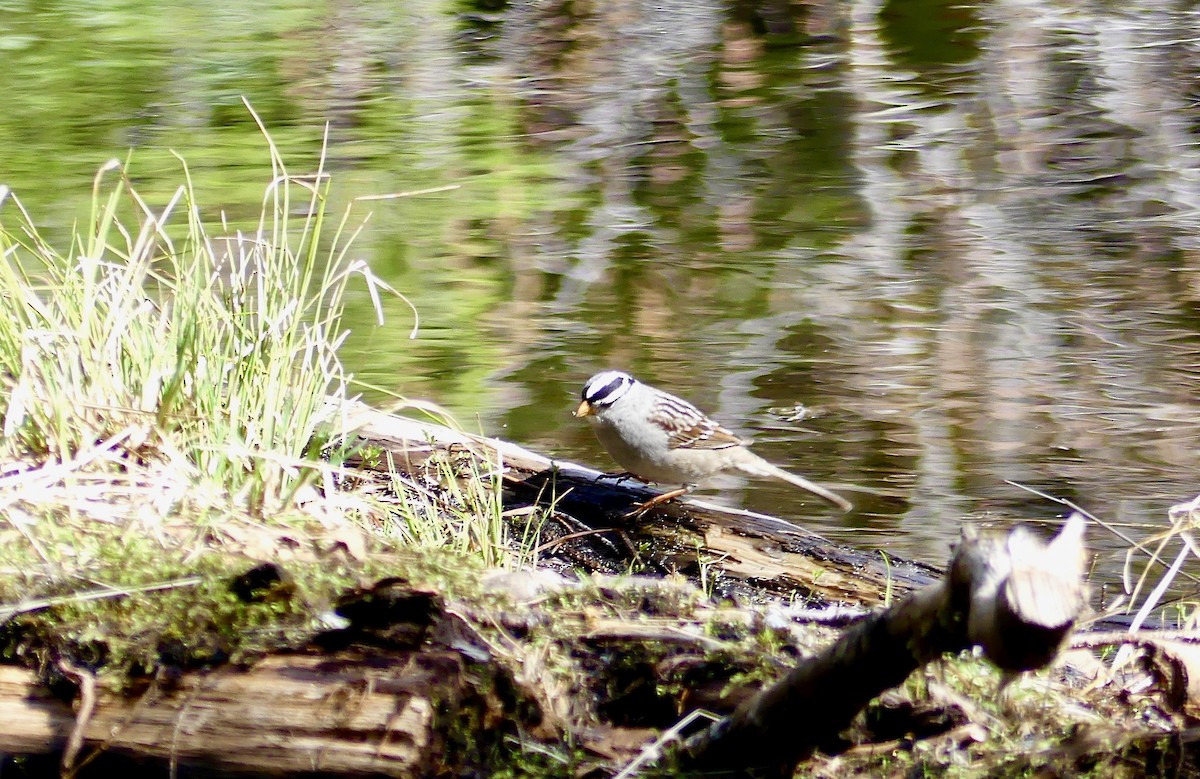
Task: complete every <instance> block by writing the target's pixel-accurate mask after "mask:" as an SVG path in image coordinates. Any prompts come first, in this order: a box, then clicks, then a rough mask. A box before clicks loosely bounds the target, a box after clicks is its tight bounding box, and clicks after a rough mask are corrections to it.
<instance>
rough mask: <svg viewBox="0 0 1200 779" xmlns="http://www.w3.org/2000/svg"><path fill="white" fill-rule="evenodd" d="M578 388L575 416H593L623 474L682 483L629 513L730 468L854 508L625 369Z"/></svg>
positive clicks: (603, 373) (683, 492)
mask: <svg viewBox="0 0 1200 779" xmlns="http://www.w3.org/2000/svg"><path fill="white" fill-rule="evenodd" d="M580 394H581V399H580V402H579V406H578V408H576V409H575V416H576V417H580V418H583V419H586V420H587V421H588V422H589V423H591V426H592V429H593V430H594V431H595V432H596V438H598V439H600V444H601V445H602V446H603V447H604V448H605V449H606V450H608V453H609V455H610V456H611V457H612V458H613V459H614V460H616V462H617V464H618V465H620V466H621V467H622V468H624V469H625V471H626V472H627V474H628V475H631V476H636V477H637V478H638V479H640V480H641V481H644V482H656V483H659V484H679V485H682V486H681V487H679V488H678V489H674V490H671V491H669V492H664V493H662V494H661V495H657V496H655V497H654V498H652V499H651V500H649V501H646V502H645V503H643V504H642V505H641V506H639V507H638V508H637V509H635V510H634V511H633V512H631V513H632V514H642V513H644V512H645V511H647V510H649V509H650V508H652V507H654V506H657V505H659V504H661V503H665V502H666V501H668V500H672V499H674V498H678V497H681V496H683V495H686V494H688V493H689V492H691V491H692V490H694V489H696V487H697V486H699V484H700V483H701V482H704V481H706V480H707V479H709V478H711V477H713V476H716V475H717V474H720V473H728V472H730V471H740V472H741V473H745V474H748V475H750V476H759V477H774V478H776V479H782V480H783V481H786V482H788V483H789V484H793V485H795V486H797V487H800V488H801V489H805V490H808V491H809V492H811V493H812V494H814V495H816V496H818V497H820V498H823V499H824V500H827V501H829V502H830V503H832V504H834V505H835V506H837V507H839V508H840V509H842V511H849V510H850V509H851V508H853V506H852V505H851V503H850V501H848V500H846V499H845V498H843V497H842V496H841V495H838V494H837V493H835V492H831V491H829V490H827V489H825V488H824V487H822V486H820V485H818V484H814V483H812V482H811V481H809V480H808V479H805V478H804V477H803V476H797V475H796V474H794V473H790V472H788V471H785V470H783V469H782V468H779V467H777V466H775V465H772V464H771V463H769V462H767V461H766V460H764V459H763V458H761V457H759V456H758V455H756V454H754V453H753V452H751V451H750V450H749V449H748V448H747V442H746V441H743V440H742V439H740V438H738V437H737V436H735V435H734V434H733V433H731V432H729V431H728V430H726V429H725V428H724V427H722V426H721V425H719V424H717V423H716V422H714V421H713V420H712V419H709V418H708V416H706V415H705V414H704V413H703V412H701V411H700V409H698V408H696V407H695V406H693V405H692V404H691V403H688V402H687V401H686V400H684V399H683V398H679V397H676V396H674V395H672V394H670V393H667V392H663V391H662V390H660V389H656V388H654V387H651V386H650V385H649V384H646V383H644V382H641V381H638V380H637V379H635V378H634V377H633V376H631V375H630V374H628V373H626V372H625V371H619V370H606V371H601V372H599V373H597V374H596V375H594V376H592V377H591V378H590V379H588V380H587V382H586V383H585V384H584V385H583V391H582V392H581V393H580Z"/></svg>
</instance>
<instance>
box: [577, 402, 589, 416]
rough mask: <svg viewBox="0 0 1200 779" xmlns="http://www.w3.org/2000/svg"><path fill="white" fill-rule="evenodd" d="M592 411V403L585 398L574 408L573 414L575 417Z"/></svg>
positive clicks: (586, 414)
mask: <svg viewBox="0 0 1200 779" xmlns="http://www.w3.org/2000/svg"><path fill="white" fill-rule="evenodd" d="M592 413H593V412H592V404H591V403H588V402H587V401H586V400H585V401H583V402H582V403H580V404H579V408H577V409H575V416H577V417H586V416H588V415H589V414H592Z"/></svg>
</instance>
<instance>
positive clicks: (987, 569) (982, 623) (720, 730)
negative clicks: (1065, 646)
mask: <svg viewBox="0 0 1200 779" xmlns="http://www.w3.org/2000/svg"><path fill="white" fill-rule="evenodd" d="M1083 531H1084V520H1083V518H1082V517H1081V516H1079V515H1078V514H1076V515H1074V516H1072V517H1071V519H1070V521H1068V522H1067V524H1066V525H1065V526H1064V527H1063V529H1062V531H1061V533H1060V534H1059V535H1058V536H1057V537H1056V538H1055V539H1054V540H1053V541H1052V542H1051V543H1050V544H1048V545H1047V544H1043V543H1042V542H1041V541H1040V540H1038V539H1037V538H1036V537H1034V536H1033V535H1032V534H1031V533H1030V532H1029V531H1027V530H1025V529H1024V528H1017V529H1016V530H1015V531H1013V532H1012V533H1011V534H1010V535H1008V536H1007V537H1006V538H986V537H982V536H981V535H979V533H978V532H977V531H975V529H974V528H972V527H969V526H968V527H966V528H964V530H963V539H962V542H961V543H960V544H959V546H958V549H957V550H956V552H955V554H954V558H953V559H952V560H951V562H950V571H949V573H948V574H947V576H946V578H945V579H944V580H943V581H941V582H940V583H938V584H935V585H932V586H930V587H928V588H926V589H923V590H920V591H919V592H916V593H913V594H912V595H910V596H909V597H907V598H905V599H904V600H903V601H901V602H900V603H899V604H897V605H895V606H893V607H891V608H889V609H887V610H885V611H882V612H880V613H878V614H876V615H874V616H872V617H869V618H868V619H866V620H864V621H863V622H861V623H859V624H857V625H855V626H854V627H852V628H850V629H849V630H847V631H846V633H845V635H843V636H842V638H841V639H839V640H838V641H837V643H835V644H833V645H832V646H831V647H829V648H828V649H827V650H825V651H824V652H821V653H819V654H817V655H815V656H813V657H812V658H810V659H808V660H806V661H805V662H803V663H801V664H800V665H798V666H797V667H796V668H794V669H793V670H792V671H791V672H790V673H788V674H787V675H786V676H785V677H784V678H783V679H782V680H781V681H779V682H778V683H776V684H774V685H772V686H771V687H768V688H766V689H764V690H763V691H761V692H760V693H759V694H758V695H756V696H754V697H753V698H751V699H750V700H748V701H747V702H746V703H745V704H743V705H742V706H740V707H739V708H738V710H737V711H736V712H735V713H734V714H733V715H732V716H730V717H728V718H726V719H724V720H722V721H720V722H718V723H716V724H715V725H713V726H712V727H711V728H709V729H708V730H707V731H705V732H703V733H701V734H699V735H697V736H695V737H693V738H692V739H691V740H690V741H689V742H688V743H687V744H686V745H685V746H684V748H683V749H682V750H681V753H680V759H679V765H680V767H681V768H682V769H683V770H685V771H689V772H693V773H695V774H696V775H699V774H703V775H704V776H706V777H712V776H716V775H728V776H762V777H786V776H791V775H792V772H793V770H794V768H795V766H796V764H797V763H798V762H799V761H800V760H802V759H804V758H805V757H807V756H808V755H810V754H811V753H812V751H813V750H815V749H816V748H817V747H818V745H819V744H821V743H822V742H823V741H826V740H827V739H829V738H830V737H831V736H834V735H836V734H837V733H838V732H839V731H841V730H842V729H844V728H845V727H846V726H848V725H849V724H850V721H851V719H852V718H853V717H854V715H855V714H856V713H857V712H858V711H859V710H860V709H861V708H862V707H863V706H865V705H866V704H867V703H868V702H869V701H870V700H871V699H872V698H874V697H875V696H877V695H879V694H880V693H882V692H883V691H885V690H887V689H889V688H891V687H894V686H896V685H898V684H900V683H901V682H903V681H904V680H905V679H906V678H907V677H908V675H909V674H910V673H912V672H913V671H914V670H916V669H917V668H918V667H919V666H920V665H922V664H924V663H927V662H929V661H931V660H934V659H936V658H938V657H940V656H941V655H942V654H944V653H946V652H958V651H961V650H963V649H967V648H969V647H972V646H979V647H981V648H982V650H983V653H984V655H985V656H986V657H987V658H988V659H990V660H991V661H992V662H993V663H995V664H996V665H997V666H998V667H999V668H1000V669H1001V670H1003V671H1006V672H1014V673H1015V672H1019V671H1028V670H1032V669H1034V668H1040V667H1042V666H1043V665H1046V664H1047V663H1049V662H1050V661H1051V660H1052V659H1053V658H1054V656H1055V654H1056V653H1057V652H1058V649H1059V647H1060V646H1061V645H1062V643H1063V640H1064V639H1065V638H1066V636H1067V633H1068V632H1069V631H1070V630H1071V628H1072V627H1073V625H1074V623H1075V620H1076V618H1077V616H1078V615H1079V613H1080V611H1081V610H1082V609H1083V607H1084V605H1085V597H1084V595H1085V588H1084V583H1083V575H1084V572H1085V563H1086V555H1085V552H1084V547H1083Z"/></svg>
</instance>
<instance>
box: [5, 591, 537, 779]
mask: <svg viewBox="0 0 1200 779" xmlns="http://www.w3.org/2000/svg"><path fill="white" fill-rule="evenodd" d="M339 613H341V614H342V615H343V616H344V617H345V618H346V619H347V622H348V626H347V627H345V628H343V629H339V630H331V631H328V632H326V633H323V634H320V636H319V637H318V639H317V640H315V641H314V643H313V644H312V646H310V647H307V648H306V649H305V650H303V651H300V652H295V653H282V654H274V655H270V656H267V657H264V658H262V659H260V660H258V661H256V662H254V663H253V664H251V665H250V666H249V667H246V668H239V667H234V666H228V665H227V666H221V667H218V668H213V669H208V670H202V671H187V672H179V673H176V674H174V675H171V676H169V677H167V678H159V679H156V680H155V681H153V682H152V683H149V684H147V685H146V689H145V690H144V691H143V692H142V693H141V694H140V695H128V694H125V693H118V692H112V691H105V690H103V689H100V688H99V685H96V684H95V683H94V680H93V679H92V678H91V677H90V675H89V674H88V673H87V672H84V671H81V670H80V669H77V668H76V669H70V671H69V674H68V675H69V676H71V677H72V678H74V680H75V681H76V683H77V685H78V689H79V694H78V696H77V699H76V701H75V705H74V706H72V705H71V704H70V703H67V702H65V701H63V700H61V699H60V698H57V697H55V696H54V695H52V694H51V692H50V690H49V688H47V686H46V685H45V682H44V680H42V679H39V678H38V676H37V675H36V674H35V673H34V672H33V671H30V670H27V669H23V668H17V667H13V666H5V665H0V723H2V724H3V727H0V766H2V765H3V761H2V758H4V757H6V756H10V755H12V756H19V757H20V758H21V760H22V761H23V765H25V766H26V767H27V768H28V767H29V766H31V765H33V766H37V768H36V769H32V770H30V771H29V772H28V774H27V775H55V774H56V773H58V772H57V771H54V770H51V769H52V768H53V767H56V766H57V765H58V764H59V763H60V762H61V767H62V773H63V775H67V776H78V775H88V776H108V775H111V774H113V773H118V772H121V771H124V770H128V769H129V768H130V767H132V766H139V767H141V768H142V769H143V770H144V769H145V767H146V766H147V765H150V766H157V769H156V770H155V773H156V774H158V775H163V776H166V775H168V774H170V775H174V774H175V773H176V770H177V769H184V770H186V774H187V775H188V776H226V775H230V774H235V775H254V776H262V777H269V776H294V775H297V774H302V775H305V776H330V777H333V776H337V777H350V776H384V775H386V776H393V777H413V779H416V778H417V777H424V776H429V775H431V774H433V773H437V772H439V771H449V770H454V769H456V768H458V767H461V766H462V765H467V764H471V763H475V764H477V763H479V762H480V754H481V753H483V754H486V753H487V752H488V751H489V750H491V749H494V748H496V747H497V745H498V744H499V743H500V741H501V739H502V737H503V735H504V734H505V733H509V734H511V733H512V732H513V731H514V730H515V729H516V728H518V727H521V728H531V727H534V728H535V727H536V726H537V724H538V722H539V718H540V714H539V713H538V710H537V707H536V705H531V703H530V702H529V701H528V700H526V699H523V698H521V697H520V695H519V694H518V693H517V692H515V691H514V687H513V685H512V682H511V678H510V677H509V676H508V674H507V672H506V671H505V670H503V669H502V668H501V667H500V666H499V665H498V664H496V663H494V662H491V659H490V657H489V655H488V650H487V647H486V645H485V644H484V643H483V642H482V641H481V640H480V639H479V638H478V636H477V635H476V634H475V633H474V632H473V631H472V629H471V628H470V627H468V626H467V625H466V624H465V623H464V622H463V621H462V620H461V619H460V618H458V617H457V616H455V615H453V614H451V613H449V612H448V611H447V610H446V609H445V608H444V606H443V604H442V603H441V601H440V598H438V596H437V595H436V594H434V593H431V592H426V591H421V590H414V589H413V588H411V587H409V586H407V585H406V584H404V583H402V582H398V581H391V580H385V581H382V582H379V583H378V584H376V585H375V586H373V587H371V588H368V589H367V590H365V591H361V592H355V593H351V594H349V595H348V596H347V597H346V598H344V599H343V602H342V603H341V604H339ZM64 670H67V669H64ZM497 691H502V692H497ZM518 707H519V710H518ZM489 734H490V735H489ZM456 738H459V739H461V740H462V742H461V743H459V742H457V741H455V739H456ZM455 761H458V762H457V763H456V762H455ZM85 769H86V770H85Z"/></svg>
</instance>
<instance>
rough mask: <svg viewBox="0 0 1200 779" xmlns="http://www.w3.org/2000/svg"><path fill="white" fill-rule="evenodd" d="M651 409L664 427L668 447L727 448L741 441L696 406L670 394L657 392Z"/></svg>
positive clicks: (739, 443) (739, 444) (738, 444)
mask: <svg viewBox="0 0 1200 779" xmlns="http://www.w3.org/2000/svg"><path fill="white" fill-rule="evenodd" d="M655 410H656V412H658V413H656V414H655V415H654V420H655V422H657V423H658V424H660V425H661V426H662V428H663V429H664V430H666V431H667V446H668V447H669V448H671V449H727V448H729V447H731V446H741V445H742V444H743V443H744V442H743V441H742V440H741V439H740V438H738V437H737V436H735V435H734V434H733V433H731V432H729V431H728V430H726V429H725V428H723V427H721V426H720V425H718V424H717V423H716V422H714V421H712V420H711V419H709V418H708V417H706V416H705V415H704V414H703V413H702V412H701V411H700V409H698V408H696V407H695V406H693V405H692V404H691V403H688V402H687V401H686V400H683V399H681V398H677V397H674V396H673V395H667V394H665V393H664V394H663V395H661V396H660V397H659V398H658V401H657V404H656V408H655Z"/></svg>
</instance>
